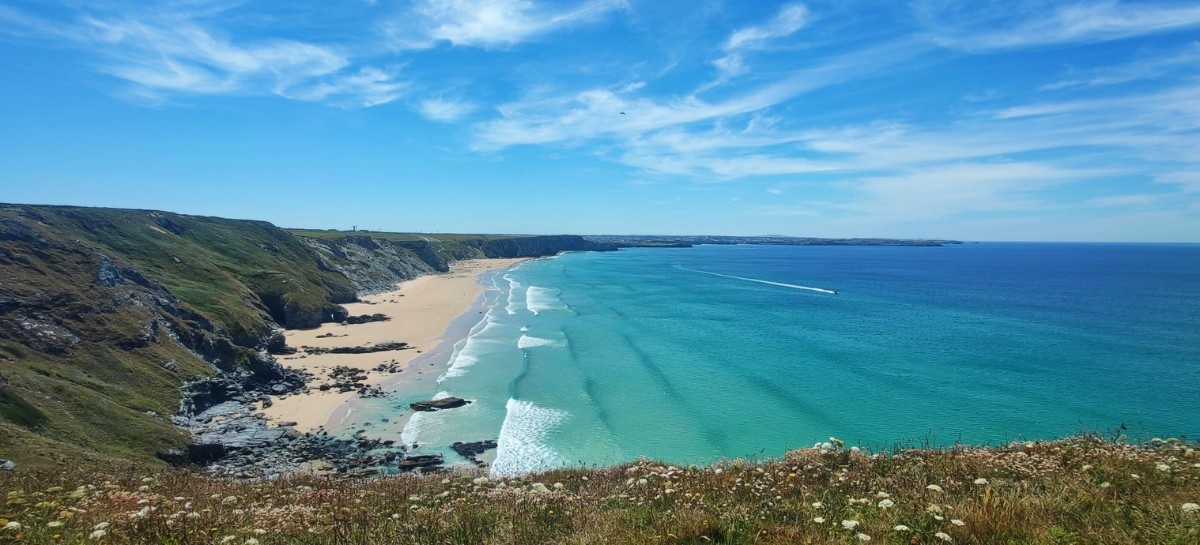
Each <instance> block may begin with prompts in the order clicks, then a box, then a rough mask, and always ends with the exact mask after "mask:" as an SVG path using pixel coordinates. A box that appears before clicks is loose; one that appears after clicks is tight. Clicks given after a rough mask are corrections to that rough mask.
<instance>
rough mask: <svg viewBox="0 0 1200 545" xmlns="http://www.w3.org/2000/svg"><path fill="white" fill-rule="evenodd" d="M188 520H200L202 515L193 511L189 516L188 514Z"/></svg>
mask: <svg viewBox="0 0 1200 545" xmlns="http://www.w3.org/2000/svg"><path fill="white" fill-rule="evenodd" d="M187 518H190V519H193V520H194V519H198V518H200V513H197V512H195V511H192V512H191V513H188V514H187Z"/></svg>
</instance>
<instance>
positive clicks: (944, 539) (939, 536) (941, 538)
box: [933, 532, 954, 543]
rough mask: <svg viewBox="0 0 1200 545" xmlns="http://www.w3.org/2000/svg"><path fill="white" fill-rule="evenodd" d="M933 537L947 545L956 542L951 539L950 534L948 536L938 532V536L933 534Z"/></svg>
mask: <svg viewBox="0 0 1200 545" xmlns="http://www.w3.org/2000/svg"><path fill="white" fill-rule="evenodd" d="M933 537H936V538H938V539H940V540H942V541H945V542H946V543H950V542H951V541H954V540H953V539H950V534H947V533H946V532H938V533H936V534H933Z"/></svg>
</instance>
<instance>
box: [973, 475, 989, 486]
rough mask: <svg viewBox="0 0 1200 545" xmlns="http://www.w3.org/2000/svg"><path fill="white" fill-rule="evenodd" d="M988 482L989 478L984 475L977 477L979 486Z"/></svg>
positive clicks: (976, 480)
mask: <svg viewBox="0 0 1200 545" xmlns="http://www.w3.org/2000/svg"><path fill="white" fill-rule="evenodd" d="M987 483H988V480H987V479H984V478H983V477H980V478H978V479H975V484H977V485H979V486H983V485H985V484H987Z"/></svg>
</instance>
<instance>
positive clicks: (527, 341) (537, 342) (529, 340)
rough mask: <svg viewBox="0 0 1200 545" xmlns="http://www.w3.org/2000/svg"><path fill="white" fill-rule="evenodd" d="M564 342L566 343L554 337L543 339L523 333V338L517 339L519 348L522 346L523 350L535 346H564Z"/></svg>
mask: <svg viewBox="0 0 1200 545" xmlns="http://www.w3.org/2000/svg"><path fill="white" fill-rule="evenodd" d="M563 344H565V343H562V342H559V341H555V340H553V339H543V338H541V337H531V336H529V335H521V338H520V339H517V348H520V349H521V350H525V349H528V348H533V347H535V346H562V345H563Z"/></svg>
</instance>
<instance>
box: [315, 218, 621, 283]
mask: <svg viewBox="0 0 1200 545" xmlns="http://www.w3.org/2000/svg"><path fill="white" fill-rule="evenodd" d="M298 234H299V235H300V236H301V238H302V239H303V240H304V241H306V242H307V243H308V244H309V245H310V246H311V247H312V248H313V249H314V250H316V251H317V252H318V253H320V254H321V256H322V258H323V259H324V261H326V262H328V263H330V264H331V266H332V267H333V268H335V269H337V270H338V271H340V272H341V273H342V274H345V275H346V277H347V278H349V279H350V280H351V281H352V282H353V284H354V286H355V287H356V288H357V289H358V291H359V293H360V294H367V293H378V292H381V291H387V290H392V289H395V288H396V283H397V282H401V281H404V280H409V279H412V278H416V277H417V276H421V275H423V274H430V273H436V272H446V271H449V270H450V263H453V262H454V261H459V260H464V259H480V258H493V257H542V256H549V255H555V254H557V253H559V252H565V251H608V250H615V249H616V246H615V245H611V244H603V243H596V242H591V241H588V240H585V239H584V238H583V237H580V236H573V235H546V236H521V237H487V236H461V235H458V236H452V237H447V238H438V237H437V236H435V235H429V236H419V237H416V236H412V235H403V236H396V235H393V234H389V233H381V234H377V235H367V234H355V233H349V234H347V233H335V234H324V233H322V234H321V235H320V236H316V235H317V233H315V232H312V231H307V232H298Z"/></svg>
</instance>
